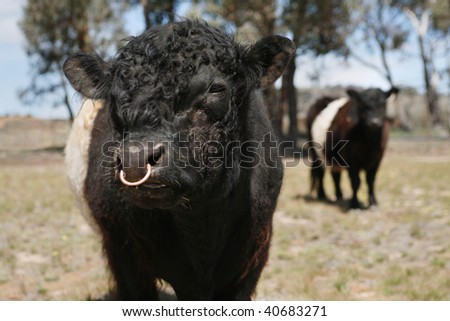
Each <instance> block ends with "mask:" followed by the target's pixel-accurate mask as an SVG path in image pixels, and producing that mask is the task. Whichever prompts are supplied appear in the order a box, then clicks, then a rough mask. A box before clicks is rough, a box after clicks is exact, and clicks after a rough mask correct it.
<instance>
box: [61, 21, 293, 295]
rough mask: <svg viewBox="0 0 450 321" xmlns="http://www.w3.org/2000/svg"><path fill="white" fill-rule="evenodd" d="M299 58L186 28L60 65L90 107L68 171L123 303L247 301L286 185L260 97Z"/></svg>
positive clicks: (276, 47) (75, 132)
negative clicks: (168, 290)
mask: <svg viewBox="0 0 450 321" xmlns="http://www.w3.org/2000/svg"><path fill="white" fill-rule="evenodd" d="M294 48H295V46H294V44H293V42H292V41H290V40H289V39H287V38H284V37H281V36H270V37H267V38H263V39H261V40H260V41H258V42H256V43H255V44H254V45H252V46H243V45H241V44H238V43H236V42H235V41H234V38H233V36H232V35H227V34H225V33H223V32H221V31H220V30H218V29H216V28H213V27H211V26H208V25H207V24H205V23H202V22H197V21H189V20H186V21H182V22H176V23H171V24H168V25H164V26H158V27H154V28H151V29H149V30H148V31H146V32H145V33H143V34H142V35H140V36H138V37H133V38H131V39H130V40H129V42H128V44H126V45H125V46H124V47H123V48H121V49H120V50H119V52H118V54H117V56H116V57H115V58H113V59H111V60H109V61H104V60H102V59H100V58H99V57H98V56H97V55H95V54H94V53H79V54H76V55H74V56H72V57H70V58H68V60H67V61H66V63H65V65H64V72H65V74H66V76H67V78H68V79H69V80H70V82H71V83H72V85H73V87H74V88H75V89H76V90H77V91H78V92H80V93H81V94H82V95H83V96H84V97H86V98H87V100H86V101H85V103H84V105H83V106H82V109H81V111H80V114H79V115H78V117H77V119H76V120H75V123H74V126H73V129H72V132H71V134H70V137H69V141H68V143H67V147H66V164H67V168H68V173H69V178H70V182H71V185H72V188H73V190H74V191H75V194H76V195H77V197H78V199H79V202H80V205H81V207H82V209H83V211H84V212H85V214H86V216H87V217H88V218H89V219H90V220H91V222H92V223H93V224H94V226H95V227H96V229H97V230H98V232H99V233H100V235H101V237H102V241H103V247H104V251H105V254H106V257H107V260H108V263H109V267H110V269H111V272H112V274H113V277H114V281H115V293H116V297H117V298H119V299H130V300H131V299H134V300H142V299H158V291H157V285H158V280H160V279H163V280H165V281H167V282H168V283H170V284H171V285H172V287H173V289H174V290H175V292H176V295H177V297H178V299H180V300H237V299H241V300H242V299H250V298H251V296H252V294H253V293H254V291H255V287H256V284H257V281H258V279H259V276H260V274H261V271H262V269H263V267H264V266H265V264H266V261H267V258H268V253H269V245H270V240H271V235H272V215H273V212H274V209H275V206H276V201H277V197H278V194H279V191H280V186H281V182H282V174H283V170H282V163H281V161H280V159H279V157H278V155H276V152H275V151H274V150H273V149H271V148H268V147H269V145H268V146H265V145H267V144H269V143H270V142H267V141H265V140H264V139H263V138H264V137H265V136H267V135H268V134H271V133H272V128H271V125H270V121H269V119H268V114H267V110H266V106H265V105H264V100H263V98H262V95H261V91H260V89H259V88H261V87H265V86H268V85H270V84H272V83H273V82H274V81H275V80H276V79H277V78H278V77H280V75H281V74H282V72H283V70H284V68H285V66H286V64H287V63H288V62H289V60H290V58H291V55H292V53H293V51H294ZM246 142H253V143H252V144H251V147H252V148H251V149H248V148H246V147H245V146H246ZM243 160H245V166H243V165H242V162H243Z"/></svg>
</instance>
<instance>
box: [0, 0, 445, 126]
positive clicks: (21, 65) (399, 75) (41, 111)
mask: <svg viewBox="0 0 450 321" xmlns="http://www.w3.org/2000/svg"><path fill="white" fill-rule="evenodd" d="M25 3H26V0H15V1H1V2H0V75H1V77H0V91H1V94H2V104H0V116H3V115H33V116H35V117H39V118H67V117H68V114H67V111H66V109H65V107H62V106H61V107H58V108H55V107H53V106H52V105H32V106H24V105H23V104H22V102H21V101H20V100H19V98H18V94H17V93H18V91H19V90H20V89H24V88H26V87H27V85H29V83H30V67H29V61H28V59H27V56H26V54H25V40H24V37H23V35H22V34H21V31H20V29H19V26H18V21H19V20H20V17H21V15H22V11H23V7H24V5H25ZM125 21H126V22H125V28H126V31H127V33H128V34H130V35H137V34H139V33H140V32H141V31H142V30H143V29H144V21H143V18H142V13H141V12H140V10H139V9H136V10H134V11H133V12H130V13H127V14H126V16H125ZM415 45H416V44H415V43H414V42H412V43H410V44H409V46H411V50H412V51H414V48H413V47H414V46H415ZM364 50H365V49H364V48H363V47H362V46H361V48H359V54H360V55H361V54H363V55H365V56H366V57H367V55H368V53H367V52H365V51H364ZM368 58H369V60H371V61H372V62H378V59H377V57H368ZM389 58H390V62H391V64H392V66H394V68H393V78H394V82H395V83H397V84H399V85H402V86H409V87H414V88H416V89H418V90H422V87H423V80H422V75H421V73H422V68H421V64H420V60H419V59H417V58H414V57H413V58H408V59H405V57H404V56H402V55H393V56H391V57H389ZM315 69H319V70H321V71H322V76H321V78H320V83H319V84H320V86H335V85H341V86H361V87H380V88H382V89H388V88H389V85H388V83H387V82H386V80H384V79H383V78H382V77H381V76H380V75H379V74H378V73H377V72H375V71H373V70H371V69H369V68H367V67H365V66H363V65H361V64H360V63H358V62H356V61H355V60H352V59H349V60H348V61H347V62H345V61H343V60H342V59H340V58H336V57H334V56H333V55H327V56H325V57H323V58H320V59H317V58H314V57H308V56H302V57H299V58H298V60H297V73H296V75H295V85H296V86H297V87H311V86H313V85H315V83H312V82H311V80H310V79H309V77H308V75H309V74H311V73H312V72H314V70H315ZM446 87H447V85H446V84H444V83H443V82H442V83H441V84H440V88H446ZM71 99H73V103H74V105H75V104H77V101H79V99H77V97H76V95H75V94H74V95H73V96H72V97H71ZM75 112H76V111H75Z"/></svg>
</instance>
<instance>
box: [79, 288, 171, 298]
mask: <svg viewBox="0 0 450 321" xmlns="http://www.w3.org/2000/svg"><path fill="white" fill-rule="evenodd" d="M159 300H160V301H178V298H177V296H176V295H175V293H174V292H173V291H171V289H166V288H163V289H160V290H159ZM87 301H115V298H114V294H113V293H112V292H107V293H105V294H103V295H101V296H100V297H96V298H92V297H89V298H87Z"/></svg>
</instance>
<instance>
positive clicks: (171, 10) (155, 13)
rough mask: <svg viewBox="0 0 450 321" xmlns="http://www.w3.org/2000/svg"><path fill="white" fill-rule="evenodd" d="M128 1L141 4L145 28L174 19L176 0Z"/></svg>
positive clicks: (132, 3)
mask: <svg viewBox="0 0 450 321" xmlns="http://www.w3.org/2000/svg"><path fill="white" fill-rule="evenodd" d="M128 2H129V3H130V5H132V6H136V5H141V6H142V9H143V14H144V21H145V29H150V28H151V27H153V26H156V25H161V24H163V23H167V22H172V21H174V18H175V7H176V5H177V1H176V0H128Z"/></svg>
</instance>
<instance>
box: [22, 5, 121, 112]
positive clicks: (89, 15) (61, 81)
mask: <svg viewBox="0 0 450 321" xmlns="http://www.w3.org/2000/svg"><path fill="white" fill-rule="evenodd" d="M120 6H121V5H119V2H117V3H115V2H112V1H108V0H81V1H72V0H28V3H27V4H26V6H25V7H24V12H23V17H22V19H21V21H20V28H21V30H22V32H23V33H24V35H25V39H26V53H27V56H28V57H29V60H30V66H31V71H32V76H31V84H30V85H29V86H28V87H27V88H26V89H23V90H21V91H20V93H19V95H20V97H21V99H22V100H23V101H24V103H26V104H35V103H38V102H41V101H42V99H43V98H44V97H50V100H51V101H53V104H54V105H55V106H59V105H61V104H63V105H65V106H66V107H67V111H68V113H69V117H70V119H71V120H73V118H74V116H73V112H72V108H71V106H70V99H69V86H68V83H67V82H66V80H65V77H64V73H63V70H62V65H63V63H64V61H65V59H66V57H67V56H68V55H70V54H73V53H75V52H77V51H80V50H81V51H92V50H93V49H94V48H95V51H96V52H97V53H98V54H100V55H101V56H105V55H106V54H107V53H108V52H109V51H110V50H111V49H112V47H114V46H115V45H116V44H117V43H118V40H119V39H122V38H123V36H124V33H123V26H122V20H121V19H120V18H119V13H120V12H121V10H119V9H120Z"/></svg>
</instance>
